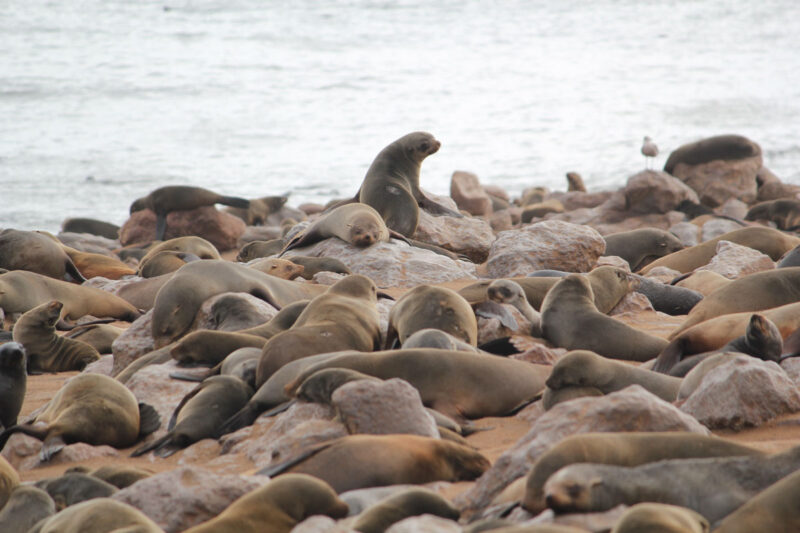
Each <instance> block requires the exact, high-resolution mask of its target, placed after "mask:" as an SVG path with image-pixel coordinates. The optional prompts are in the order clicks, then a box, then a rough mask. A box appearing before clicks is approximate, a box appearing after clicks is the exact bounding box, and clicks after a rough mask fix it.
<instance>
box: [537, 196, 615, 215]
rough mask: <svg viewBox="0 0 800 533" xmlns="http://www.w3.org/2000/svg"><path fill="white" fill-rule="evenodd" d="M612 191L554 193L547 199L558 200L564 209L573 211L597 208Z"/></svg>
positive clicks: (605, 200) (607, 198)
mask: <svg viewBox="0 0 800 533" xmlns="http://www.w3.org/2000/svg"><path fill="white" fill-rule="evenodd" d="M613 195H614V191H598V192H581V191H568V192H563V191H556V192H553V193H550V194H549V195H548V196H547V199H548V200H550V199H553V200H558V201H559V202H560V203H561V205H563V206H564V209H566V210H567V211H574V210H576V209H583V208H586V207H588V208H592V207H597V206H599V205H602V204H604V203H606V202H607V201H608V200H609V199H610V198H611V197H612V196H613Z"/></svg>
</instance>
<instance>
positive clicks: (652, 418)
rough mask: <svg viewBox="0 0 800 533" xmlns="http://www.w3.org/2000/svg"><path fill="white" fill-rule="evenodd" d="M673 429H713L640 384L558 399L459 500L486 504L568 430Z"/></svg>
mask: <svg viewBox="0 0 800 533" xmlns="http://www.w3.org/2000/svg"><path fill="white" fill-rule="evenodd" d="M675 430H681V431H691V432H693V433H700V434H703V435H708V434H709V431H708V429H706V428H705V427H704V426H703V425H702V424H700V423H699V422H698V421H697V420H695V419H694V418H692V417H691V416H689V415H687V414H686V413H683V412H681V411H679V410H678V408H676V407H675V406H673V405H671V404H669V403H667V402H665V401H664V400H661V399H660V398H658V397H657V396H655V395H654V394H651V393H650V392H647V391H646V390H644V389H643V388H642V387H640V386H639V385H632V386H630V387H627V388H625V389H623V390H621V391H619V392H614V393H611V394H608V395H606V396H601V397H597V398H578V399H575V400H571V401H569V402H564V403H560V404H558V405H556V406H554V407H553V408H552V409H550V410H549V411H547V412H545V413H544V414H542V415H540V416H538V417H537V418H536V419H535V420H534V422H533V424H532V425H531V429H530V431H528V433H527V434H526V435H525V436H524V437H522V438H521V439H520V440H519V441H517V443H516V444H515V445H514V447H513V448H511V449H509V450H507V451H506V452H504V453H503V454H502V455H501V456H500V457H499V458H498V459H497V460H496V461H495V462H494V464H493V465H492V467H491V468H490V469H489V470H488V471H487V472H486V473H484V474H483V476H481V477H480V478H479V479H478V481H477V482H476V483H475V486H474V487H472V488H471V489H469V490H468V491H466V492H464V493H463V494H461V495H459V496H458V497H457V498H456V500H455V504H456V506H457V507H459V508H460V509H462V512H464V511H466V512H467V513H474V512H475V511H477V510H480V509H483V508H484V507H486V506H487V505H489V504H490V503H491V501H492V500H493V499H494V497H495V496H496V495H497V494H498V493H499V492H500V491H501V490H503V489H504V488H505V487H506V486H507V485H509V484H510V483H511V482H513V481H514V480H515V479H517V478H518V477H520V476H523V475H525V473H526V472H527V471H528V469H529V468H530V467H531V465H532V464H533V463H534V462H535V461H536V460H537V459H538V458H539V456H540V455H541V454H542V453H544V452H545V451H547V450H548V449H549V448H550V447H551V446H553V445H554V444H555V443H557V442H558V441H560V440H561V439H563V438H564V437H567V436H569V435H575V434H578V433H589V432H597V431H675Z"/></svg>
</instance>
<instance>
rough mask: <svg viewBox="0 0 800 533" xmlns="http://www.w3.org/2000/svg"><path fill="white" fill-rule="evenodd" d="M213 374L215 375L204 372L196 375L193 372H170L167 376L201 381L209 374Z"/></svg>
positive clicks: (182, 379)
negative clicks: (204, 373)
mask: <svg viewBox="0 0 800 533" xmlns="http://www.w3.org/2000/svg"><path fill="white" fill-rule="evenodd" d="M215 368H216V367H215ZM212 370H213V369H212ZM213 375H215V374H206V375H204V376H196V375H194V374H184V373H183V372H172V373H171V374H170V375H169V377H171V378H172V379H178V380H181V381H195V382H201V381H203V380H204V379H206V378H207V377H210V376H213Z"/></svg>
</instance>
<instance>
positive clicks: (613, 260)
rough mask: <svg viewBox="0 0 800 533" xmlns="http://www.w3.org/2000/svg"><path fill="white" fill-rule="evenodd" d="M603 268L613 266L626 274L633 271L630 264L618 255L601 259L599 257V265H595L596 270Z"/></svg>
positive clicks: (605, 256)
mask: <svg viewBox="0 0 800 533" xmlns="http://www.w3.org/2000/svg"><path fill="white" fill-rule="evenodd" d="M601 266H612V267H616V268H621V269H622V270H624V271H626V272H630V271H631V266H630V265H629V264H628V262H627V261H625V260H624V259H623V258H621V257H619V256H616V255H601V256H600V257H598V258H597V263H596V264H595V268H597V267H601Z"/></svg>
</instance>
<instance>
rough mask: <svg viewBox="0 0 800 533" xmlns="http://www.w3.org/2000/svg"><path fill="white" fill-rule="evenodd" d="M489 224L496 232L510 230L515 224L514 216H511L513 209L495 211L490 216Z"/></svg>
mask: <svg viewBox="0 0 800 533" xmlns="http://www.w3.org/2000/svg"><path fill="white" fill-rule="evenodd" d="M489 225H490V226H491V227H492V231H494V232H498V231H507V230H510V229H511V228H512V227H513V226H514V218H513V217H512V216H511V210H510V209H503V210H500V211H495V212H493V213H492V215H491V216H490V217H489Z"/></svg>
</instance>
